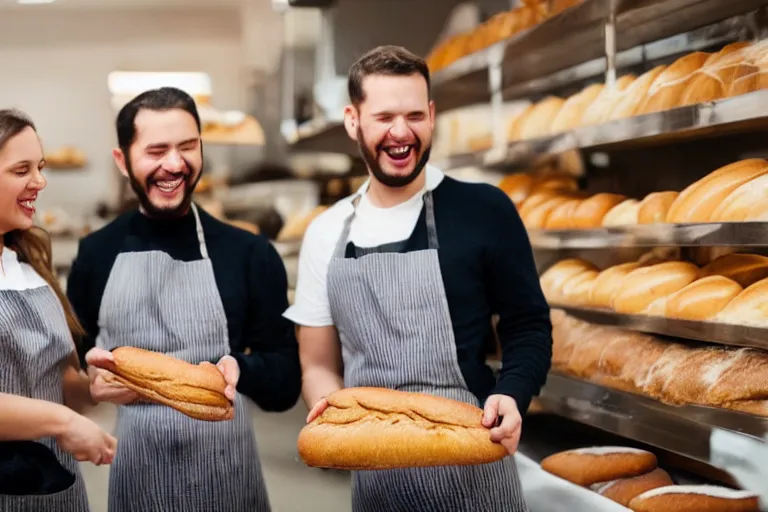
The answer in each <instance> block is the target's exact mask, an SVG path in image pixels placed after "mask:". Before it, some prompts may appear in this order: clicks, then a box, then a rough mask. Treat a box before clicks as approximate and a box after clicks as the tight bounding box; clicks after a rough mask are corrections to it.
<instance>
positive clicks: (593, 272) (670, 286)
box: [541, 253, 768, 328]
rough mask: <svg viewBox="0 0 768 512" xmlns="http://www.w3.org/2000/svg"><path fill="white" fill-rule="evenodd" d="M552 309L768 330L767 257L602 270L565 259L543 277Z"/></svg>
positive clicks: (651, 261)
mask: <svg viewBox="0 0 768 512" xmlns="http://www.w3.org/2000/svg"><path fill="white" fill-rule="evenodd" d="M541 287H542V290H543V292H544V295H545V297H546V298H547V300H548V301H549V302H550V303H551V304H552V305H555V306H556V305H562V306H575V307H589V308H601V309H610V310H612V311H615V312H616V313H621V314H628V315H649V316H661V317H666V318H674V319H680V320H691V321H699V322H717V323H722V324H731V325H745V326H750V327H760V328H766V327H768V315H766V311H765V307H764V303H765V302H766V300H765V297H763V294H764V293H765V294H768V257H765V256H761V255H758V254H742V253H734V254H726V255H724V256H721V257H719V258H716V259H714V260H713V261H711V262H710V263H709V264H707V265H705V266H703V267H701V268H700V267H698V266H697V265H695V264H693V263H690V262H687V261H658V260H655V259H648V260H645V261H643V260H641V261H637V262H630V263H622V264H619V265H615V266H613V267H609V268H607V269H605V270H602V271H601V270H599V269H598V268H596V267H595V266H594V265H592V264H591V263H589V262H586V261H582V260H578V259H566V260H561V261H559V262H557V263H555V264H554V265H552V266H551V267H550V268H548V269H547V270H546V271H545V272H544V273H543V274H542V276H541Z"/></svg>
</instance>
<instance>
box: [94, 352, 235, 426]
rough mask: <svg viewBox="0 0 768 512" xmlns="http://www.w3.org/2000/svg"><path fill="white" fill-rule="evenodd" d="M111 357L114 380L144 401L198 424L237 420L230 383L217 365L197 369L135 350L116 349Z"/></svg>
mask: <svg viewBox="0 0 768 512" xmlns="http://www.w3.org/2000/svg"><path fill="white" fill-rule="evenodd" d="M112 356H113V358H114V366H113V367H111V368H109V370H110V371H111V372H112V374H114V377H112V378H114V380H116V381H117V382H120V383H121V384H123V385H125V386H126V387H127V388H129V389H131V390H133V391H135V392H136V393H138V394H139V395H141V396H142V397H145V398H147V399H149V400H151V401H153V402H157V403H160V404H164V405H167V406H169V407H172V408H174V409H176V410H177V411H179V412H182V413H184V414H186V415H187V416H190V417H192V418H195V419H199V420H205V421H221V420H229V419H232V418H233V417H234V414H235V410H234V406H233V404H232V402H230V401H229V399H228V398H227V397H226V396H225V395H224V390H225V388H226V387H227V383H226V381H225V380H224V376H223V375H222V374H221V372H220V371H219V370H218V368H216V365H214V364H212V363H209V362H202V363H200V364H197V365H195V364H191V363H187V362H186V361H182V360H180V359H177V358H175V357H172V356H169V355H166V354H161V353H159V352H152V351H149V350H143V349H140V348H135V347H119V348H116V349H115V350H113V351H112Z"/></svg>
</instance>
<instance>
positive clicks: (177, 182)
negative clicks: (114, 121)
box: [114, 109, 203, 218]
mask: <svg viewBox="0 0 768 512" xmlns="http://www.w3.org/2000/svg"><path fill="white" fill-rule="evenodd" d="M135 125H136V138H135V140H134V142H133V144H132V145H131V148H130V151H129V154H128V155H125V154H124V153H123V152H122V151H121V150H119V149H116V150H115V153H114V156H115V162H116V163H117V165H118V167H119V168H120V170H121V171H122V172H123V174H125V175H126V176H127V177H128V179H129V180H130V182H131V186H132V187H133V190H134V192H136V195H137V196H138V199H139V202H140V204H141V207H142V209H143V210H144V212H145V213H146V214H147V215H149V216H151V217H166V218H167V217H178V216H181V215H184V214H185V213H186V212H187V210H188V209H189V205H190V203H191V202H192V193H193V192H194V190H195V186H197V182H198V181H199V180H200V176H201V174H202V167H203V154H202V145H201V141H200V132H199V131H198V129H197V124H196V123H195V119H194V118H193V117H192V116H191V115H190V114H189V113H188V112H186V111H184V110H182V109H170V110H162V111H155V110H146V109H145V110H141V111H140V112H139V113H138V114H137V115H136V120H135Z"/></svg>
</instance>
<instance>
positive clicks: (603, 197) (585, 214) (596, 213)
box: [572, 193, 627, 229]
mask: <svg viewBox="0 0 768 512" xmlns="http://www.w3.org/2000/svg"><path fill="white" fill-rule="evenodd" d="M626 199H627V198H626V196H622V195H620V194H609V193H600V194H595V195H594V196H592V197H590V198H588V199H585V200H584V201H582V202H581V204H579V206H578V208H576V210H575V211H574V212H573V218H572V227H573V228H575V229H591V228H599V227H600V226H602V225H603V218H604V217H605V215H606V214H607V213H608V212H609V211H611V209H612V208H613V207H614V206H616V205H618V204H619V203H621V202H623V201H624V200H626Z"/></svg>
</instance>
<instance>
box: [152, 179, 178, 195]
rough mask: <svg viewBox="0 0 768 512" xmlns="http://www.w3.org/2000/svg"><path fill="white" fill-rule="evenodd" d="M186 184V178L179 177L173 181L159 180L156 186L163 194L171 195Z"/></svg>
mask: <svg viewBox="0 0 768 512" xmlns="http://www.w3.org/2000/svg"><path fill="white" fill-rule="evenodd" d="M182 183H184V176H179V177H178V178H175V179H173V180H159V181H156V182H155V186H156V187H157V188H159V189H160V191H161V192H164V193H166V194H170V193H173V192H175V191H176V190H178V188H179V187H180V186H181V185H182Z"/></svg>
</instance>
